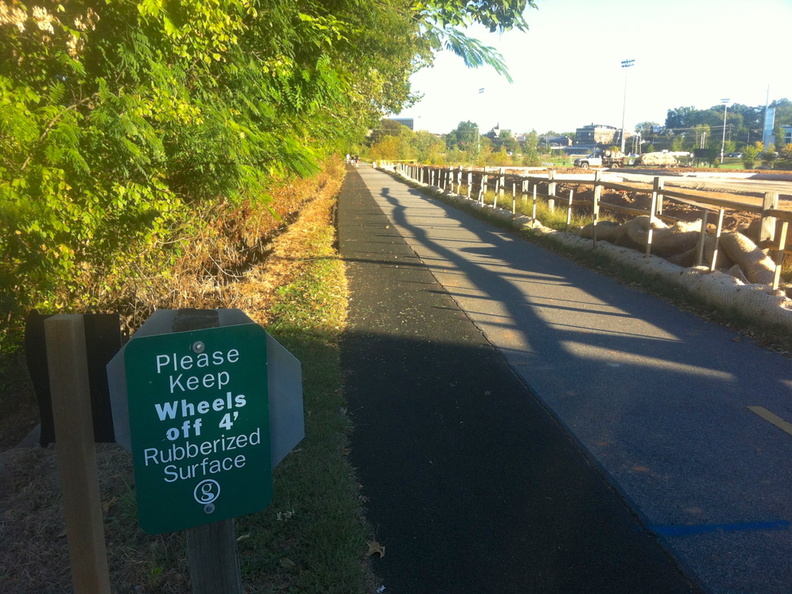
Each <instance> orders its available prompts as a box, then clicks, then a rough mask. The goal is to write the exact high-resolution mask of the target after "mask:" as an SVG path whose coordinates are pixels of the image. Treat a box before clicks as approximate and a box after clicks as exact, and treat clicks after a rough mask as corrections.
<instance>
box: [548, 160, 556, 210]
mask: <svg viewBox="0 0 792 594" xmlns="http://www.w3.org/2000/svg"><path fill="white" fill-rule="evenodd" d="M555 193H556V182H555V169H551V170H550V171H549V172H548V173H547V195H548V196H555ZM547 208H549V209H550V212H555V199H554V198H548V199H547Z"/></svg>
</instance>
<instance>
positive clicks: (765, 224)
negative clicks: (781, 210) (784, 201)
mask: <svg viewBox="0 0 792 594" xmlns="http://www.w3.org/2000/svg"><path fill="white" fill-rule="evenodd" d="M771 208H776V209H777V208H778V192H767V193H766V194H765V195H764V199H763V200H762V216H761V219H760V227H759V242H760V243H761V242H763V241H773V240H774V239H775V230H776V218H775V217H770V216H767V215H766V214H765V213H766V212H767V210H768V209H771Z"/></svg>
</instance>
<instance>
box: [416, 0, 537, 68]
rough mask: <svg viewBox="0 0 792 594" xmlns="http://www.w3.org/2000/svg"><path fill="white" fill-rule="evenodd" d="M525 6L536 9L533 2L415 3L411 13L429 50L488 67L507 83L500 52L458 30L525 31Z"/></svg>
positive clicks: (437, 0) (463, 0)
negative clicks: (473, 27) (478, 27)
mask: <svg viewBox="0 0 792 594" xmlns="http://www.w3.org/2000/svg"><path fill="white" fill-rule="evenodd" d="M527 7H531V8H536V5H535V3H534V2H533V0H477V1H471V0H428V1H426V2H416V3H415V4H414V5H413V10H415V12H416V13H417V15H418V17H419V19H420V21H421V23H422V31H423V35H424V37H425V38H426V39H427V40H428V41H429V42H430V44H431V46H432V47H433V48H435V49H440V48H443V49H446V50H450V51H452V52H453V53H455V54H456V55H458V56H459V57H461V58H462V59H463V60H464V62H465V65H466V66H468V67H469V68H479V67H481V66H484V65H487V66H490V67H492V68H494V69H495V71H496V72H498V73H499V74H501V75H503V76H505V77H506V78H507V79H508V80H509V82H511V77H510V76H509V72H508V69H507V67H506V64H505V63H504V61H503V57H502V56H501V55H500V53H498V52H497V51H496V50H495V49H494V48H492V47H489V46H486V45H484V44H482V43H481V42H480V41H478V40H477V39H474V38H471V37H468V36H467V35H466V34H465V33H464V32H463V31H462V30H461V28H464V27H467V26H469V25H471V24H473V23H480V24H482V25H484V26H485V27H487V28H488V29H489V30H490V32H493V33H494V32H496V31H498V32H501V33H502V32H505V31H510V30H511V29H518V30H521V31H526V30H527V29H528V24H527V23H526V21H525V18H524V16H523V13H524V12H525V10H526V8H527Z"/></svg>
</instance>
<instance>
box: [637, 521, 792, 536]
mask: <svg viewBox="0 0 792 594" xmlns="http://www.w3.org/2000/svg"><path fill="white" fill-rule="evenodd" d="M791 525H792V523H790V522H789V521H787V520H775V521H773V522H740V523H734V524H699V525H697V526H696V525H694V526H673V525H671V526H663V525H655V526H649V529H650V530H651V531H652V532H654V533H655V534H659V535H660V536H692V535H696V534H707V533H709V532H737V531H743V530H748V531H761V530H788V529H789V527H790V526H791Z"/></svg>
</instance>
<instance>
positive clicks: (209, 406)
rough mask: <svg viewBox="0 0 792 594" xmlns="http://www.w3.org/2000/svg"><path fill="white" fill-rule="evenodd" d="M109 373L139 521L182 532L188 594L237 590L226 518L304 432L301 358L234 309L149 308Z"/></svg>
mask: <svg viewBox="0 0 792 594" xmlns="http://www.w3.org/2000/svg"><path fill="white" fill-rule="evenodd" d="M107 374H108V382H109V385H110V396H111V401H112V407H113V424H114V429H115V436H116V440H117V441H118V443H119V444H121V445H123V446H124V447H126V448H128V449H130V450H131V451H132V456H133V461H134V467H135V482H136V487H137V497H138V520H139V523H140V527H141V528H142V529H143V530H144V531H146V532H148V533H150V534H159V533H162V532H172V531H176V530H186V531H187V548H188V556H189V564H190V574H191V578H192V586H193V592H194V594H216V593H217V592H223V593H224V594H226V593H228V594H236V593H240V592H241V591H242V590H241V579H240V572H239V562H238V558H237V553H236V538H235V534H234V523H233V519H234V518H235V517H237V516H241V515H245V514H251V513H255V512H258V511H261V510H263V509H265V508H266V507H267V506H268V505H269V504H270V502H271V500H272V469H273V468H274V467H275V466H276V465H277V464H278V463H279V462H280V461H281V460H282V459H283V458H284V457H285V456H286V455H287V454H288V453H289V452H290V451H291V450H292V449H293V448H294V446H295V445H297V443H299V442H300V440H301V439H302V438H303V437H304V436H305V424H304V416H303V404H302V373H301V366H300V362H299V361H298V360H297V359H296V358H295V357H294V356H293V355H292V354H291V353H289V352H288V351H287V350H286V349H284V348H283V347H282V346H281V345H280V344H278V342H277V341H276V340H274V339H273V338H272V337H271V336H270V335H269V334H267V333H266V332H265V331H264V329H263V328H262V327H261V326H259V325H258V324H255V323H253V321H252V320H251V319H250V318H248V317H247V316H246V315H245V314H244V313H243V312H241V311H240V310H233V309H219V310H195V309H184V310H178V311H176V310H159V311H157V312H155V313H154V314H153V315H152V316H151V317H150V318H149V319H148V320H147V321H146V323H145V324H143V326H142V327H141V328H140V329H139V330H138V331H137V332H136V333H135V335H134V336H133V337H132V339H131V340H130V341H129V342H128V343H127V344H126V345H125V346H124V347H123V348H122V350H121V351H120V352H119V353H118V354H117V355H116V357H114V358H113V360H112V361H110V363H109V364H108V366H107Z"/></svg>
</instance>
